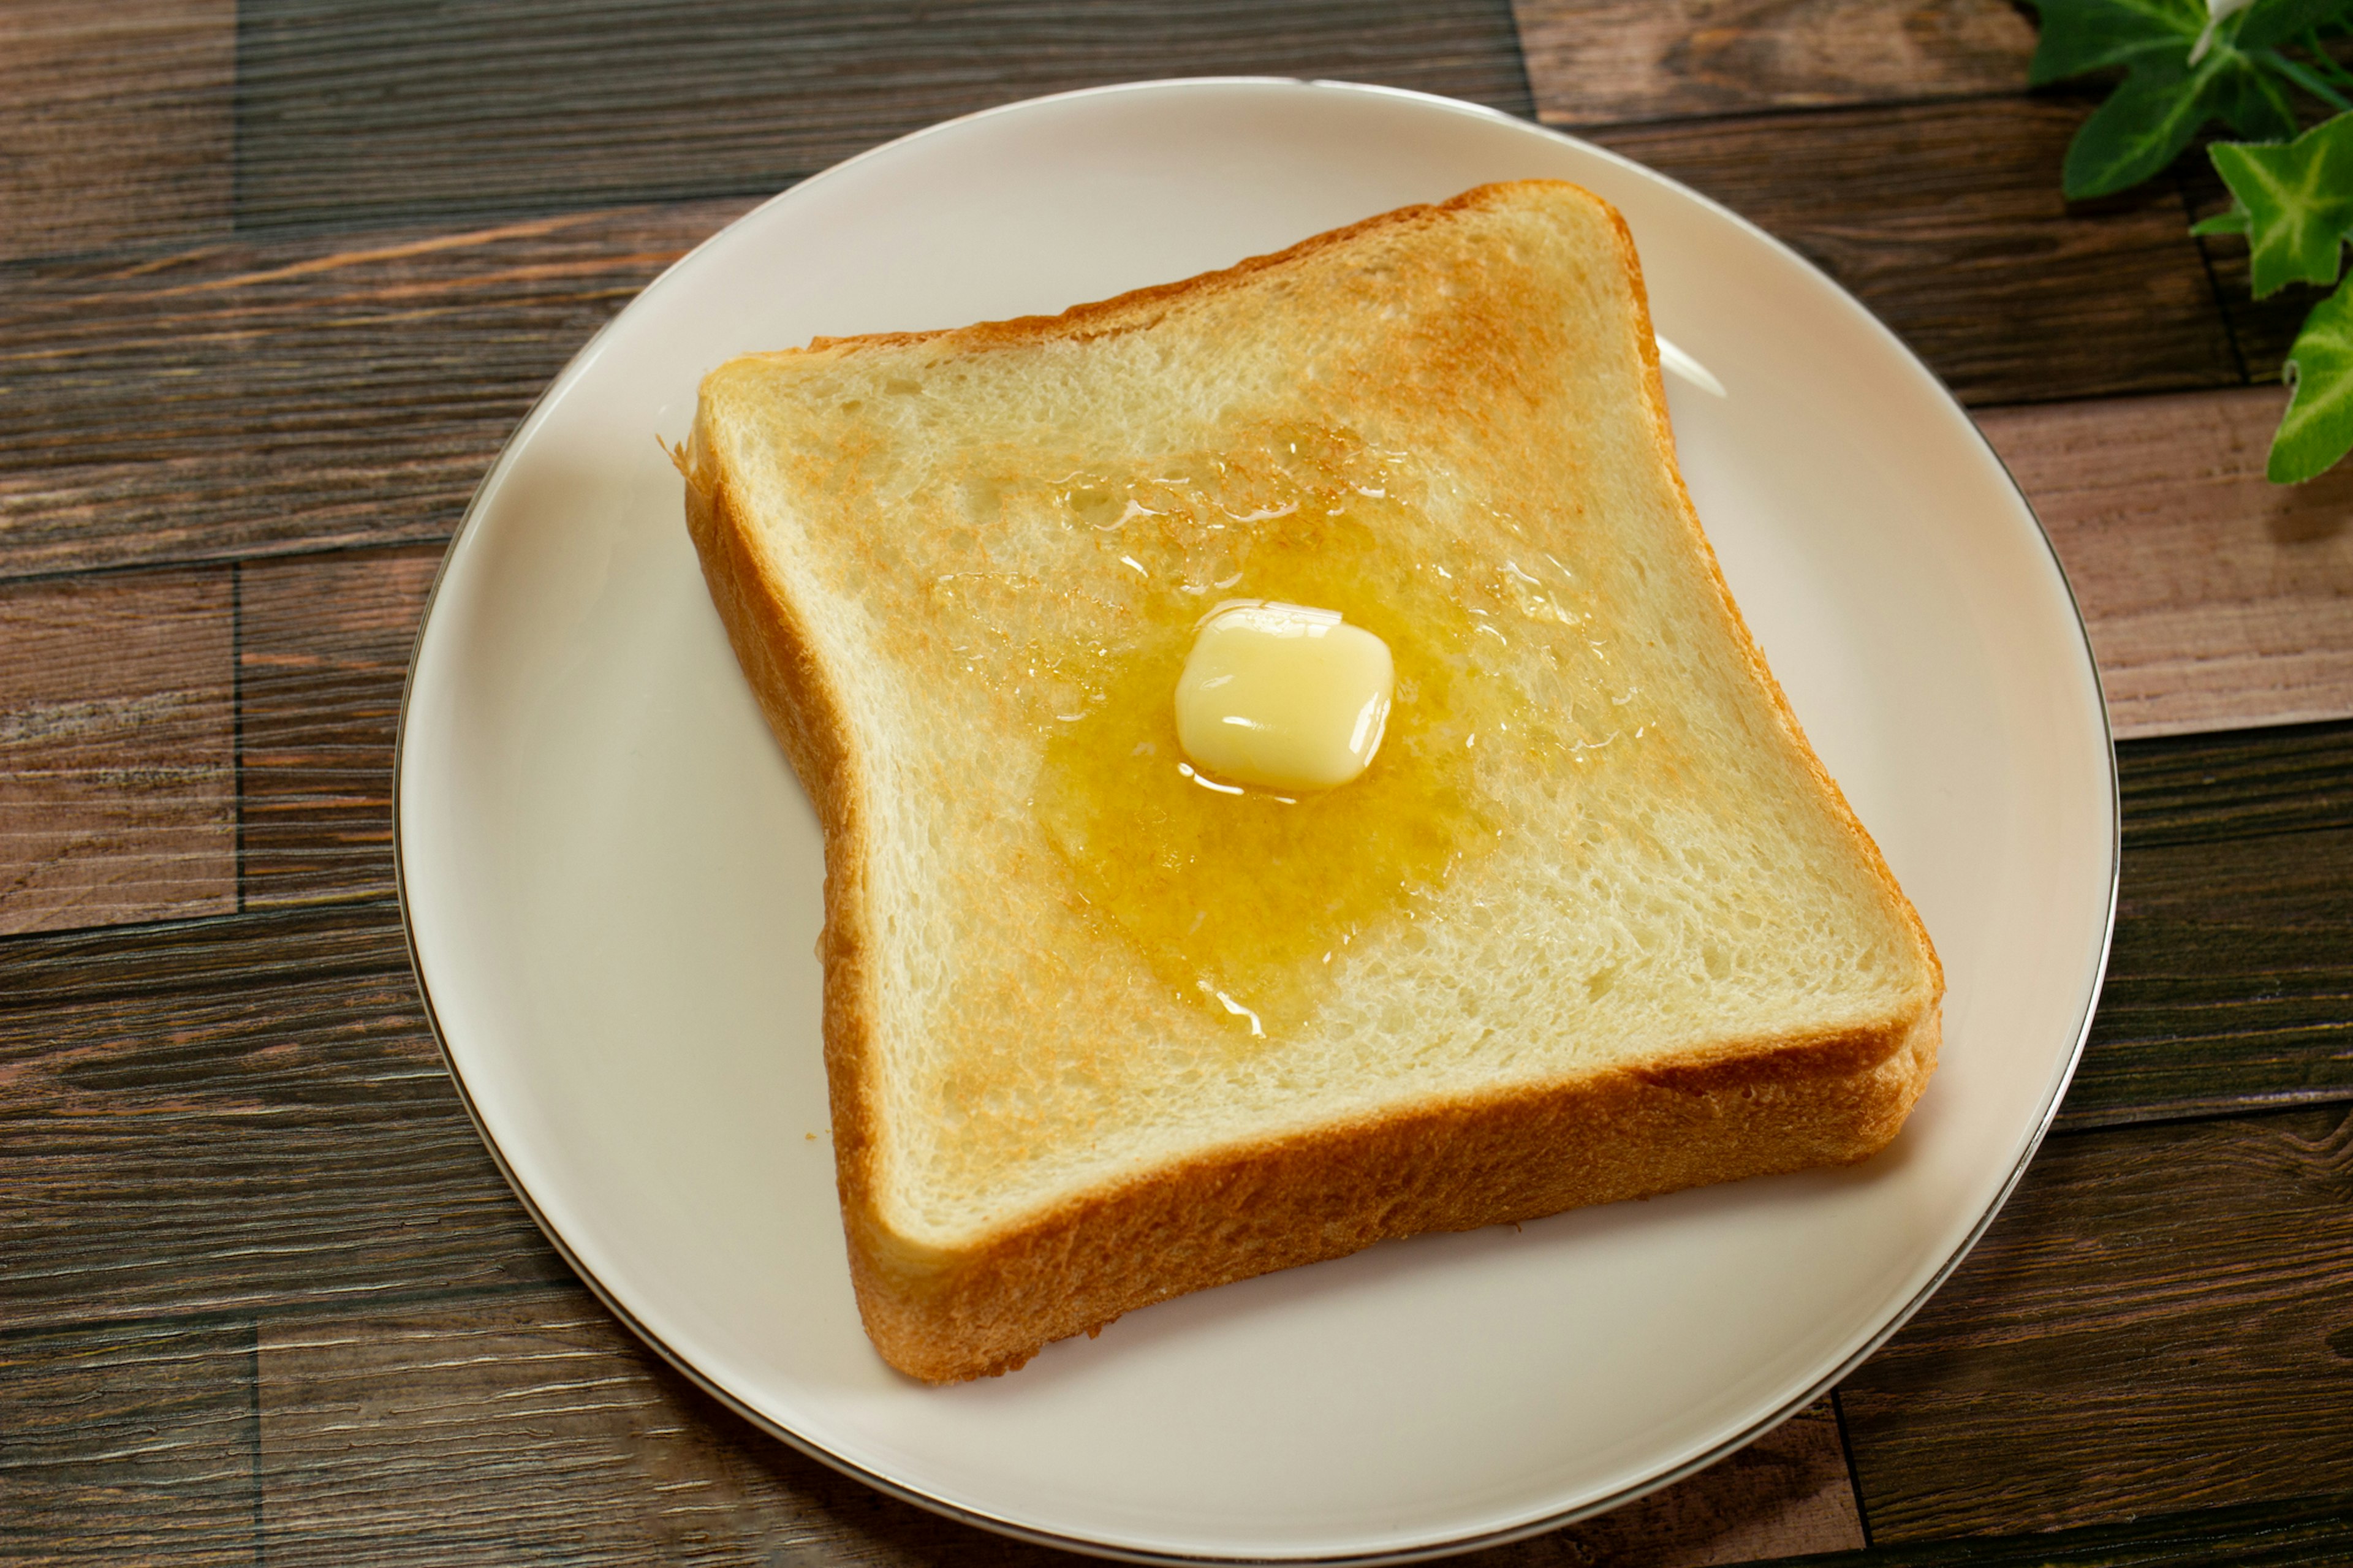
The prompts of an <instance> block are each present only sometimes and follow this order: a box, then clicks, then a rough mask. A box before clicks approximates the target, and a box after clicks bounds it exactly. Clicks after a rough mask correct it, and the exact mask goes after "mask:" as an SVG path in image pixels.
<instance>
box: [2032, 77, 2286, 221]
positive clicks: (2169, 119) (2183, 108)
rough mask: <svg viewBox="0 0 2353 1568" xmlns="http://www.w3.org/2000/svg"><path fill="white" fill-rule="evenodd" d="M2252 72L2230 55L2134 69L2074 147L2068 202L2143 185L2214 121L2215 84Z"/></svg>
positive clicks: (2066, 176)
mask: <svg viewBox="0 0 2353 1568" xmlns="http://www.w3.org/2000/svg"><path fill="white" fill-rule="evenodd" d="M2184 52H2185V53H2186V52H2187V51H2184ZM2245 68H2246V67H2245V63H2244V62H2243V61H2242V59H2241V58H2239V57H2238V56H2237V55H2236V54H2234V53H2233V52H2232V51H2230V50H2227V49H2216V50H2215V51H2213V52H2212V53H2211V54H2209V55H2208V56H2207V57H2206V58H2204V59H2203V60H2200V62H2199V63H2198V65H2197V67H2196V68H2191V67H2190V66H2189V64H2188V63H2187V62H2186V61H2184V60H2178V59H2171V58H2146V59H2144V60H2143V61H2142V63H2141V64H2139V65H2137V66H2135V67H2134V68H2133V73H2132V74H2131V75H2130V76H2128V77H2126V78H2125V79H2124V85H2123V86H2121V87H2119V88H2117V89H2116V91H2115V92H2114V93H2112V94H2110V95H2109V97H2108V100H2107V101H2106V102H2105V103H2104V104H2102V105H2100V107H2099V108H2098V109H2096V110H2093V112H2092V118H2090V119H2089V120H2086V121H2084V127H2083V129H2082V130H2080V131H2078V132H2075V140H2074V141H2073V142H2069V143H2068V145H2067V163H2066V167H2065V170H2064V171H2063V174H2062V175H2061V184H2063V186H2064V187H2065V189H2066V193H2067V195H2068V197H2069V198H2070V199H2071V200H2081V199H2082V198H2084V197H2085V196H2105V195H2109V194H2110V193H2111V192H2115V191H2121V190H2123V189H2125V188H2126V186H2128V185H2137V184H2140V183H2141V182H2142V181H2143V180H2146V179H2147V178H2148V177H2149V176H2150V175H2151V174H2156V173H2157V172H2158V170H2159V169H2162V168H2164V167H2165V166H2166V165H2167V164H2168V163H2172V162H2173V160H2174V159H2175V158H2177V157H2179V156H2180V154H2181V150H2182V149H2183V148H2184V147H2187V146H2189V139H2190V138H2191V137H2193V136H2195V135H2197V134H2198V131H2199V128H2200V126H2202V125H2204V124H2205V123H2206V121H2207V120H2208V119H2209V118H2210V117H2211V114H2212V112H2213V105H2212V104H2211V101H2210V100H2209V94H2210V93H2212V92H2213V91H2214V90H2215V88H2216V84H2217V83H2218V82H2221V81H2222V80H2223V79H2225V77H2226V75H2227V74H2229V73H2232V72H2234V71H2237V70H2244V69H2245Z"/></svg>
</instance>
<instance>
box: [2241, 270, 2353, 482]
mask: <svg viewBox="0 0 2353 1568" xmlns="http://www.w3.org/2000/svg"><path fill="white" fill-rule="evenodd" d="M2281 375H2282V377H2283V379H2284V380H2285V381H2286V382H2287V383H2288V384H2290V385H2291V386H2293V387H2295V395H2294V396H2293V397H2291V398H2289V399H2288V405H2287V413H2286V415H2285V416H2283V417H2282V418H2281V420H2280V427H2279V433H2278V434H2277V435H2275V436H2274V437H2272V455H2271V461H2270V463H2269V464H2268V465H2267V466H2266V467H2265V468H2264V470H2263V472H2264V474H2265V475H2266V476H2267V477H2268V478H2269V479H2271V481H2272V483H2274V484H2275V485H2300V484H2302V483H2303V482H2304V481H2305V480H2306V479H2312V478H2314V477H2315V476H2316V475H2319V474H2324V473H2327V471H2328V469H2329V468H2332V467H2334V466H2335V465H2336V462H2337V458H2342V457H2343V456H2344V455H2345V454H2346V452H2347V451H2348V450H2353V281H2348V282H2347V283H2345V284H2342V285H2340V286H2339V287H2338V288H2337V292H2336V293H2334V294H2331V295H2330V296H2329V297H2328V298H2327V299H2326V300H2322V301H2321V302H2320V303H2319V304H2317V305H2315V306H2314V307H2313V308H2312V314H2310V315H2309V316H2306V318H2305V319H2304V330H2303V331H2300V332H2298V333H2296V335H2295V347H2294V348H2292V349H2290V350H2288V351H2287V364H2286V367H2285V368H2284V370H2283V371H2282V372H2281Z"/></svg>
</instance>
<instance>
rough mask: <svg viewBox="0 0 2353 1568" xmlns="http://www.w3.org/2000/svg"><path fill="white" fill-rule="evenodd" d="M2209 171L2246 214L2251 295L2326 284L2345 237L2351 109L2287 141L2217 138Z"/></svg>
mask: <svg viewBox="0 0 2353 1568" xmlns="http://www.w3.org/2000/svg"><path fill="white" fill-rule="evenodd" d="M2207 155H2208V156H2209V157H2211V158H2212V159H2213V161H2214V172H2215V173H2216V174H2220V175H2221V176H2222V183H2223V184H2226V185H2228V186H2230V187H2231V195H2232V196H2233V197H2234V198H2236V199H2235V201H2234V202H2233V204H2232V211H2233V212H2234V213H2238V212H2243V213H2244V214H2245V215H2246V226H2245V228H2244V230H2243V232H2244V233H2245V234H2246V236H2247V242H2248V244H2249V246H2250V247H2252V250H2253V257H2252V259H2253V279H2252V280H2251V281H2252V282H2253V288H2254V291H2255V298H2256V299H2258V300H2260V299H2262V298H2263V296H2265V295H2267V294H2275V293H2277V292H2279V290H2280V289H2284V288H2285V287H2286V286H2287V285H2288V284H2290V283H2334V282H2336V281H2337V272H2338V270H2339V268H2341V267H2342V265H2343V258H2344V245H2345V240H2346V237H2347V236H2348V235H2353V114H2340V115H2338V116H2337V118H2335V119H2334V120H2330V121H2324V122H2323V123H2321V124H2319V125H2316V126H2315V127H2313V128H2312V129H2311V130H2310V131H2307V132H2305V133H2304V134H2303V135H2301V136H2299V137H2297V138H2296V139H2295V141H2293V142H2286V143H2284V144H2281V143H2274V144H2270V145H2265V144H2262V143H2257V142H2216V143H2215V144H2214V145H2213V146H2212V147H2211V149H2209V150H2208V154H2207Z"/></svg>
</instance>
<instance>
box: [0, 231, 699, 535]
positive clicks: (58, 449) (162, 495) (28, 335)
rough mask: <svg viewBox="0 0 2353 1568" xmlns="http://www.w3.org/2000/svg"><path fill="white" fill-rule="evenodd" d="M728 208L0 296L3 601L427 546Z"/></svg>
mask: <svg viewBox="0 0 2353 1568" xmlns="http://www.w3.org/2000/svg"><path fill="white" fill-rule="evenodd" d="M744 205H746V204H745V203H744V202H743V201H740V200H733V201H727V202H720V203H702V204H692V203H690V204H685V205H674V206H668V207H660V208H653V209H631V210H628V211H620V212H601V213H589V214H579V215H574V216H567V217H560V218H543V219H537V220H533V221H531V222H526V223H519V224H513V225H509V226H501V227H496V228H489V229H475V230H463V231H455V230H400V231H394V232H374V233H368V234H362V235H338V236H308V237H298V238H293V239H288V240H284V241H280V242H278V243H273V244H269V245H257V244H252V243H247V242H239V243H237V244H235V245H222V246H217V247H210V248H207V249H204V250H194V251H185V252H177V253H171V254H165V255H160V256H157V257H154V258H151V259H149V260H147V261H144V262H142V263H139V264H136V265H131V264H123V263H120V262H97V261H90V262H81V263H58V264H53V265H50V264H45V265H43V266H40V267H37V268H26V269H24V270H22V271H20V272H18V273H17V274H16V275H15V276H13V277H6V278H0V516H5V518H6V520H7V526H6V527H5V529H0V577H6V576H16V575H24V574H31V573H54V572H66V571H73V570H79V569H87V568H91V567H102V566H116V565H122V564H126V563H135V562H142V561H144V562H153V561H189V560H224V559H228V558H232V557H237V556H246V557H251V556H255V555H261V554H272V553H283V552H292V551H301V550H318V549H326V548H334V547H341V546H354V545H383V544H396V543H402V542H418V541H439V540H443V539H446V538H447V537H448V535H449V533H450V531H452V530H453V529H455V528H456V526H457V522H458V518H459V514H460V513H461V512H462V510H464V507H465V503H466V500H467V498H468V497H469V496H470V495H471V494H472V493H473V489H474V486H475V485H476V484H477V483H479V482H480V479H481V477H482V475H483V473H484V472H485V471H486V470H487V469H488V468H489V467H490V463H491V458H492V457H494V456H495V455H496V454H497V452H498V449H499V447H500V446H501V443H503V442H504V441H505V439H506V437H507V435H508V433H509V432H510V431H511V430H512V428H513V427H514V425H515V422H516V421H517V420H518V419H520V418H521V417H522V414H523V412H524V410H526V409H527V408H529V407H530V406H531V404H532V400H533V398H535V397H537V396H538V395H539V393H540V390H541V389H542V388H543V386H545V385H546V384H547V382H548V380H549V378H551V377H552V376H554V374H555V373H556V372H557V371H558V370H560V369H562V368H563V366H564V363H565V361H566V360H568V359H570V358H571V356H572V355H573V353H575V352H576V351H577V350H578V349H579V347H580V345H581V344H582V343H584V342H586V341H587V340H588V338H589V337H590V336H591V335H592V334H593V333H594V332H595V331H596V329H597V328H598V327H600V326H602V325H603V324H604V323H605V322H606V321H607V320H609V319H610V318H611V317H612V315H613V314H614V313H615V312H616V311H617V310H619V309H620V308H621V307H622V306H623V305H624V304H626V303H628V300H630V299H631V298H632V297H633V296H634V295H635V294H636V293H637V291H638V289H640V288H642V287H643V286H644V285H645V284H646V283H647V282H648V281H649V279H652V278H653V276H654V275H655V274H656V273H658V272H659V271H660V270H661V269H662V268H664V267H667V266H668V265H669V264H670V262H672V261H674V260H675V259H677V258H678V257H679V256H681V254H683V253H684V252H685V251H686V250H687V248H688V247H691V246H692V245H694V244H696V243H698V242H699V241H701V240H702V239H703V238H705V237H708V236H709V235H710V234H711V233H712V232H713V231H714V230H716V229H718V228H719V227H721V226H723V225H724V224H726V223H727V222H729V221H730V220H732V219H733V217H735V216H737V215H738V214H739V213H740V212H741V211H742V210H743V208H744Z"/></svg>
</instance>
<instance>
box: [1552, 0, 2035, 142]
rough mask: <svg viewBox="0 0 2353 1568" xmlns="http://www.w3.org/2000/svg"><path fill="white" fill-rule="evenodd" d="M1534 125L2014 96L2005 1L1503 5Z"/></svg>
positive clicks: (2015, 52)
mask: <svg viewBox="0 0 2353 1568" xmlns="http://www.w3.org/2000/svg"><path fill="white" fill-rule="evenodd" d="M1512 10H1513V13H1514V15H1515V16H1517V17H1518V19H1519V24H1520V44H1521V47H1522V48H1523V49H1524V50H1525V52H1526V56H1527V69H1528V89H1529V93H1530V95H1531V96H1532V97H1533V98H1534V99H1535V106H1536V115H1537V118H1539V119H1541V120H1542V121H1544V122H1545V123H1546V124H1547V125H1567V126H1586V125H1608V124H1612V123H1622V122H1626V121H1638V120H1667V119H1675V118H1681V117H1684V116H1698V115H1711V114H1736V113H1740V112H1743V111H1754V110H1762V109H1805V108H1818V107H1821V106H1824V105H1829V104H1861V103H1896V102H1911V101H1917V100H1926V99H1938V98H1967V97H1978V96H1983V95H1985V94H1988V93H2012V94H2015V93H2021V92H2022V91H2023V90H2024V89H2025V86H2026V62H2027V58H2028V57H2029V56H2031V54H2033V52H2034V26H2033V24H2032V23H2031V21H2029V20H2028V19H2027V17H2026V16H2024V15H2023V14H2021V11H2020V9H2019V8H2018V7H2017V6H2015V5H2010V4H2009V3H2008V0H1514V4H1513V6H1512Z"/></svg>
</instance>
